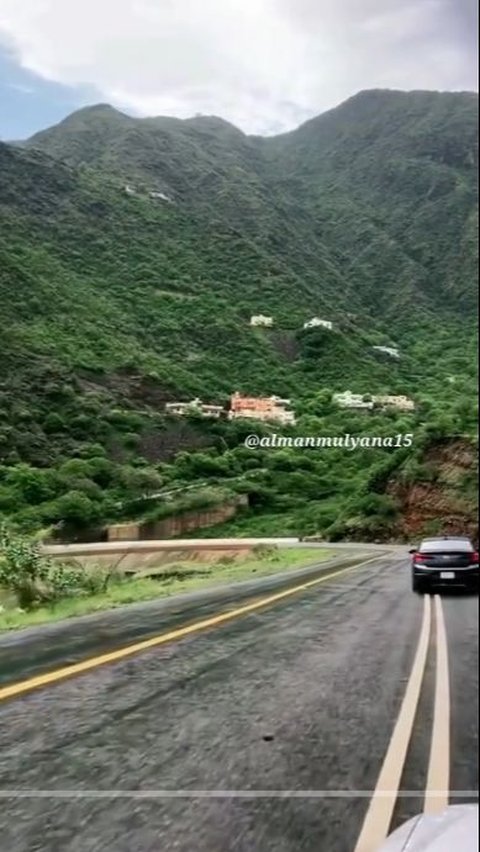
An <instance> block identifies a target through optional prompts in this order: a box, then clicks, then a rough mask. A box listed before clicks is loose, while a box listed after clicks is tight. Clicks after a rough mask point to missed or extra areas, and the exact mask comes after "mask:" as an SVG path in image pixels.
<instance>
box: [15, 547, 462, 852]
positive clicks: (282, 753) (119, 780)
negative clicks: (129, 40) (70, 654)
mask: <svg viewBox="0 0 480 852" xmlns="http://www.w3.org/2000/svg"><path fill="white" fill-rule="evenodd" d="M318 579H320V575H318ZM197 603H198V606H199V607H200V609H199V611H198V613H196V612H195V602H194V601H193V602H192V606H191V607H190V608H189V610H188V618H185V623H192V621H195V619H196V618H197V617H198V618H200V619H203V618H204V617H205V606H208V607H209V609H208V612H209V614H210V615H211V614H212V612H218V613H220V612H222V611H223V609H224V606H222V600H221V598H220V597H219V598H217V599H216V600H215V601H213V600H212V601H210V602H208V603H207V602H205V601H204V600H203V601H198V602H197ZM428 603H429V604H430V598H429V599H428ZM241 605H243V602H242V603H241ZM228 606H229V607H231V606H232V602H231V601H230V602H229V603H228ZM437 606H438V602H437V601H436V600H435V605H434V606H433V607H432V623H431V631H430V632H429V636H430V638H429V644H428V656H427V662H426V668H425V673H424V675H423V677H422V687H421V693H420V696H419V702H418V709H417V712H416V713H415V718H414V725H413V733H412V736H411V738H410V742H409V747H408V752H407V756H406V762H405V767H404V769H403V771H402V773H401V790H403V791H418V796H416V797H415V796H409V797H405V798H402V797H400V798H399V800H398V802H397V805H396V807H395V812H394V814H393V822H392V826H394V825H396V824H398V823H399V822H401V821H402V820H403V819H406V818H408V816H409V815H410V814H411V813H413V812H414V811H418V810H419V809H420V810H421V809H422V807H423V805H424V798H423V791H424V790H425V788H426V786H427V785H428V778H427V775H428V766H429V759H430V757H429V756H430V746H431V741H432V736H433V738H434V740H435V735H432V729H433V728H434V727H435V726H437V728H436V730H437V733H438V731H441V721H442V719H441V716H442V713H443V711H444V709H445V708H444V706H443V704H442V702H441V701H440V704H439V706H438V707H437V704H438V701H437V703H436V704H435V706H436V707H437V709H439V711H440V712H439V714H438V715H439V720H440V721H439V722H438V720H437V721H436V722H435V725H434V717H435V718H436V714H435V713H434V700H435V683H436V665H437V662H436V660H437V657H436V654H438V648H439V647H440V645H441V642H440V639H441V636H440V635H439V634H438V633H436V632H435V630H436V629H437V631H438V621H439V610H438V608H437ZM440 606H441V610H440V614H443V615H442V618H444V623H445V630H446V637H447V646H446V647H447V650H448V663H449V678H448V681H449V694H448V699H449V701H448V702H447V703H449V706H450V712H451V716H450V720H449V729H450V735H451V740H450V746H449V748H448V747H447V749H446V751H447V760H448V770H449V787H450V790H452V791H457V792H458V798H457V799H456V801H469V802H471V801H472V800H473V799H472V798H471V793H470V792H469V791H476V790H477V789H478V763H477V750H478V727H477V725H478V723H477V719H478V599H477V598H476V597H471V596H465V595H452V596H443V597H442V600H441V604H440ZM146 611H147V610H146ZM426 611H427V605H426V603H425V601H424V600H423V599H422V598H419V597H417V596H415V595H413V594H412V593H411V591H410V584H409V574H408V565H407V562H406V560H405V558H404V557H399V556H398V554H396V555H393V556H391V557H388V558H383V559H379V560H378V561H377V562H373V563H370V564H368V565H365V566H363V567H359V568H358V569H354V570H350V571H347V572H345V573H343V574H340V575H337V576H335V577H332V578H331V579H326V580H325V581H322V582H318V583H317V584H316V585H311V586H309V587H308V588H306V589H304V590H301V591H299V592H297V593H296V594H292V595H290V596H286V597H283V598H281V599H279V600H276V601H275V602H273V603H271V605H270V606H268V607H265V608H259V609H256V610H253V611H249V612H248V613H243V614H240V615H239V616H238V617H235V618H232V619H231V620H229V621H227V622H224V623H220V624H217V625H215V626H212V627H210V628H209V629H205V630H202V631H201V632H198V633H195V632H194V633H191V634H190V635H188V636H185V637H184V638H181V639H179V640H176V641H175V640H174V641H169V642H166V643H165V644H161V645H157V646H154V647H151V648H150V649H149V650H147V651H144V652H143V653H138V654H135V655H133V656H130V657H127V658H125V659H123V660H120V661H118V662H116V663H112V664H109V665H101V666H99V667H97V668H94V669H92V670H90V671H89V672H87V673H84V674H82V675H80V676H78V677H75V678H69V679H65V680H60V681H59V682H57V683H55V684H52V685H50V686H45V687H43V688H40V689H36V690H33V691H31V692H28V693H26V694H23V695H19V696H17V697H13V698H8V699H7V700H4V701H2V702H1V703H0V794H1V796H2V798H0V803H1V806H0V849H1V850H2V852H3V850H5V852H33V850H38V852H169V850H175V852H354V850H355V849H356V844H357V840H358V837H359V834H360V832H361V829H362V825H364V821H365V818H366V815H367V813H368V808H369V806H370V798H371V791H374V790H375V788H376V786H377V781H378V777H379V773H380V769H381V767H382V763H383V761H384V758H385V755H386V754H387V753H389V751H391V743H392V732H393V729H394V726H395V721H396V719H397V717H398V716H399V714H400V715H401V712H400V711H401V708H402V706H403V705H402V702H403V701H404V696H405V694H406V691H407V692H408V684H409V680H410V677H411V673H412V670H413V669H414V668H415V664H414V660H415V659H416V656H417V650H418V647H417V646H418V645H419V635H420V634H421V631H422V630H423V626H424V625H425V623H426V621H425V619H426ZM136 612H137V611H136ZM182 613H183V615H185V614H186V612H185V610H184V609H182V608H180V611H177V612H176V614H175V613H172V612H170V614H169V615H168V614H167V613H165V617H164V618H158V620H157V622H158V623H157V628H158V633H161V632H162V631H164V630H170V629H171V621H170V620H169V619H170V618H172V617H173V615H174V614H175V618H176V619H177V620H176V621H175V625H176V626H177V627H178V625H179V624H181V622H182V617H183V616H182ZM137 614H138V613H137ZM132 617H133V616H132ZM135 617H137V615H136V616H135ZM147 621H148V619H146V622H147ZM72 629H76V628H74V625H72ZM149 635H151V634H150V633H149ZM38 641H39V642H40V643H41V635H39V637H38ZM8 647H10V649H11V653H12V654H14V653H17V651H14V649H15V648H17V649H18V647H19V646H18V643H15V642H14V643H12V642H10V644H9V646H8V644H7V645H5V644H4V645H3V650H4V656H3V658H0V663H2V662H3V664H4V666H6V667H7V668H8V650H6V649H7V648H8ZM32 647H33V646H32V645H31V644H30V649H32ZM42 665H43V666H44V665H45V661H44V662H43V664H42ZM412 667H413V669H412ZM22 671H23V670H22ZM23 674H24V675H25V674H26V670H25V671H23ZM8 677H9V678H10V677H11V669H10V670H9V674H8ZM437 677H438V673H437ZM0 695H1V692H0ZM437 699H438V696H437ZM437 723H438V725H437ZM437 751H438V749H437ZM440 751H441V749H440ZM444 751H445V749H444ZM393 758H394V762H395V754H393ZM155 791H156V792H155ZM328 793H330V795H328ZM451 800H452V801H453V796H451ZM392 826H391V827H392ZM372 852H373V850H372Z"/></svg>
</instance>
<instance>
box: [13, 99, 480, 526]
mask: <svg viewBox="0 0 480 852" xmlns="http://www.w3.org/2000/svg"><path fill="white" fill-rule="evenodd" d="M476 115H477V101H476V98H475V97H474V96H471V95H469V94H458V95H451V94H439V93H428V92H418V93H408V94H407V93H398V92H381V91H379V92H364V93H360V94H359V95H358V96H356V97H354V98H352V99H350V100H349V101H347V102H346V103H345V104H342V105H341V106H340V107H338V108H337V109H336V110H332V111H330V112H329V113H326V114H325V115H323V116H320V117H318V118H317V119H314V120H313V121H311V122H307V123H306V124H305V125H303V126H302V127H300V128H299V129H298V130H296V131H294V132H293V133H290V134H285V135H283V136H281V137H277V138H271V139H259V138H256V137H248V136H245V134H243V133H241V131H239V130H237V129H236V128H234V127H232V126H231V125H229V124H228V123H227V122H224V121H222V120H221V119H218V118H215V117H198V118H195V119H190V120H187V121H181V120H179V119H172V118H154V119H134V118H131V117H128V116H124V115H122V114H121V113H119V112H118V111H116V110H114V109H112V108H111V107H109V106H106V105H98V106H96V107H91V108H87V109H84V110H80V111H79V112H77V113H74V114H73V115H72V116H70V117H68V118H67V119H66V120H65V121H64V122H62V123H61V124H59V125H57V126H56V127H54V128H50V129H48V130H46V131H43V132H42V133H40V134H36V136H35V137H33V138H32V139H31V140H28V141H27V142H25V143H22V144H21V145H15V146H13V145H4V144H0V321H1V323H2V332H3V341H2V343H3V349H2V358H1V359H0V512H1V511H2V507H7V508H8V507H9V506H11V505H12V499H13V498H12V492H11V490H9V488H7V489H6V490H5V492H4V493H3V497H2V487H3V486H2V477H4V478H6V480H8V481H9V477H10V475H11V471H12V470H13V471H16V470H17V467H18V466H20V469H21V470H23V468H22V463H24V462H27V463H29V464H32V465H34V466H37V467H38V468H42V469H44V468H48V469H51V470H55V471H57V470H60V471H61V470H62V469H63V466H64V465H65V464H67V465H68V464H69V462H68V460H69V459H71V458H72V457H74V459H75V457H79V456H80V457H83V456H85V455H86V456H91V455H92V454H93V455H94V456H95V458H96V456H97V455H98V454H100V456H103V455H105V456H106V457H107V458H108V459H109V460H110V461H111V462H112V464H114V465H118V466H119V467H118V468H115V469H116V470H117V474H115V476H116V477H117V478H116V479H115V478H114V477H113V474H112V477H113V478H112V482H113V481H115V482H116V484H115V486H113V485H111V486H110V485H109V486H108V488H107V486H106V485H105V486H103V487H105V488H106V489H107V492H106V496H105V495H103V496H102V498H100V496H99V494H98V488H99V487H100V485H99V483H100V482H104V481H106V480H105V477H103V474H102V475H100V477H99V481H98V482H97V481H96V480H95V482H90V480H88V477H86V476H83V477H74V478H73V481H74V482H75V483H76V487H75V488H74V489H73V490H74V491H75V492H78V493H80V496H81V497H82V498H83V497H84V496H85V495H87V496H88V498H89V499H91V500H93V501H95V500H98V501H100V500H101V499H102V500H103V497H105V502H104V503H102V504H101V505H102V507H103V508H102V509H101V513H103V514H102V517H103V518H105V517H107V516H108V517H111V516H115V512H114V511H113V509H112V506H115V505H117V503H118V502H119V501H120V500H121V499H124V498H125V497H126V496H130V494H129V490H128V486H127V485H125V482H127V481H128V482H129V483H132V482H133V481H135V482H138V483H141V482H142V481H143V480H142V479H141V477H140V479H138V477H137V478H136V473H135V475H134V473H132V472H131V471H130V472H128V474H127V473H126V472H125V470H124V469H123V468H124V466H125V465H126V466H127V467H128V465H132V466H133V467H134V468H136V467H140V468H141V467H142V466H145V465H147V463H148V464H152V463H156V462H158V461H161V462H163V461H166V460H171V459H172V457H173V455H174V453H175V450H185V449H187V450H188V449H198V448H199V447H205V448H211V447H215V448H216V451H217V450H218V449H219V448H220V447H224V448H225V447H226V446H229V447H231V446H232V442H233V443H234V442H235V436H233V437H232V435H230V433H229V432H228V430H227V432H226V433H225V434H223V433H222V432H221V431H220V432H215V430H214V429H213V427H210V426H209V425H208V424H204V425H200V424H198V423H197V424H195V423H193V424H192V423H188V424H185V425H184V426H183V425H181V424H178V423H173V424H172V422H170V421H169V420H168V418H165V417H164V415H163V404H164V402H165V401H167V400H171V399H178V398H181V399H185V398H190V397H192V396H194V395H199V396H201V397H203V398H204V399H205V400H207V399H209V400H211V401H218V402H225V401H226V400H227V399H228V396H229V394H230V393H231V392H232V391H233V390H235V389H239V390H242V391H244V392H248V393H253V394H257V393H265V394H271V393H276V394H279V395H287V396H290V397H291V398H292V399H293V400H294V404H295V406H296V408H297V410H298V411H300V412H301V411H305V412H307V413H308V412H310V415H312V412H313V415H315V416H314V417H313V420H312V417H311V416H310V415H308V416H307V418H306V420H305V425H304V428H305V429H307V427H308V428H311V429H316V430H317V431H318V430H321V429H324V430H327V431H328V429H334V430H335V429H338V428H341V429H346V430H347V431H348V430H349V429H353V430H354V431H355V430H357V431H358V429H361V428H362V427H363V425H364V421H360V420H359V419H358V416H357V415H345V416H344V417H343V418H340V419H339V420H338V421H337V420H335V418H334V415H333V414H331V415H330V414H328V413H327V414H325V416H324V415H323V414H322V416H321V417H317V419H315V417H316V415H317V413H318V411H321V410H323V408H322V406H323V405H324V403H317V402H315V400H316V399H317V394H318V392H319V391H322V389H327V390H328V389H330V390H332V391H341V390H346V389H350V390H352V391H355V392H359V393H406V394H410V395H413V396H414V397H415V399H416V400H417V402H418V403H419V408H418V414H417V415H416V420H415V423H416V424H417V425H418V426H419V427H422V428H423V426H424V424H425V421H426V420H429V419H433V420H434V419H435V418H436V417H437V414H438V413H439V411H441V412H446V413H447V414H448V416H450V414H451V415H452V418H453V419H451V421H449V422H450V426H449V425H448V423H447V425H445V423H444V424H443V426H442V429H443V430H444V431H445V429H446V430H447V432H448V429H449V428H453V426H452V425H451V424H452V423H455V424H457V425H456V427H455V428H460V429H462V428H468V430H470V428H471V416H470V412H471V408H472V406H473V403H474V399H475V394H476V371H477V365H476V356H475V350H476V341H477V332H476V319H475V315H474V307H475V305H476V298H477V297H476V292H477V291H476V271H477V238H476V232H475V222H476V218H477V194H476V192H477V191H476V162H477V161H476V156H477V155H476V136H475V133H474V124H475V121H476ZM127 184H128V185H130V186H131V187H132V188H133V190H134V192H133V194H129V193H127V192H126V191H125V186H126V185H127ZM152 191H153V192H157V193H162V194H164V195H165V196H167V198H168V199H170V200H165V199H164V198H161V197H152V196H151V194H150V193H151V192H152ZM258 313H264V314H269V315H272V316H273V317H274V320H275V324H274V327H273V328H272V329H254V328H251V327H250V325H249V320H250V316H251V315H252V314H258ZM312 316H320V317H322V318H323V319H327V320H331V321H332V322H333V324H334V331H332V332H329V331H326V330H324V329H312V330H310V331H304V330H303V324H304V322H305V321H307V320H309V319H310V318H311V317H312ZM376 345H390V346H392V345H393V346H398V347H399V349H400V355H401V357H400V359H398V360H396V359H392V358H389V357H388V356H384V355H381V354H380V353H378V352H376V351H375V350H374V349H373V347H374V346H376ZM327 396H328V394H327ZM312 400H313V402H312ZM309 417H310V420H309ZM389 417H390V415H385V417H384V418H383V420H382V418H380V420H379V421H377V420H376V421H375V424H376V428H377V426H378V427H380V425H381V424H382V422H383V423H384V425H385V428H386V429H393V428H398V429H399V430H401V429H403V430H404V431H409V430H410V428H411V427H412V421H411V418H410V419H409V418H406V419H405V418H404V419H403V420H402V418H401V417H400V418H399V419H398V422H397V420H395V418H393V419H392V420H391V421H390V420H389ZM332 418H333V419H332ZM349 418H350V419H349ZM385 418H386V419H385ZM465 423H467V427H465ZM299 428H300V427H299ZM372 428H373V426H372ZM212 430H213V431H212ZM235 434H236V433H235ZM332 434H333V433H332ZM367 455H368V453H367ZM362 458H363V461H362V464H363V465H366V464H367V461H366V456H365V454H364V455H363V457H362ZM372 458H374V455H373V454H372ZM2 462H3V463H4V464H5V468H3V469H2V468H1V464H2ZM244 463H245V469H248V463H247V462H245V460H242V464H244ZM258 463H260V462H258ZM298 463H299V457H298V454H297V457H296V464H298ZM358 463H360V462H358ZM368 463H369V462H368ZM102 464H103V463H102ZM179 464H180V468H179V470H180V469H181V463H179ZM252 464H253V462H252ZM342 464H344V463H342V461H341V453H340V454H338V453H337V454H336V455H334V456H331V461H330V460H329V461H328V462H327V461H326V460H325V462H322V465H325V466H326V467H328V476H329V478H330V479H331V481H332V482H333V483H337V484H338V483H341V489H343V490H344V491H345V493H346V492H347V491H348V493H350V491H349V489H350V488H353V487H354V483H355V481H356V480H355V475H354V473H355V469H356V468H355V465H356V464H357V462H356V461H351V462H349V464H350V465H351V470H352V475H351V477H350V473H349V474H348V476H346V475H345V471H341V469H340V466H341V465H342ZM99 465H100V462H99ZM236 465H237V462H235V464H233V465H232V468H235V466H236ZM322 465H320V466H322ZM237 466H238V465H237ZM273 466H274V465H273ZM100 467H102V465H100ZM344 467H345V470H348V471H350V467H349V466H346V465H344ZM208 468H209V465H208V464H206V469H208ZM102 469H103V468H102ZM325 469H326V468H325ZM322 470H323V467H322ZM2 471H3V472H2ZM122 471H123V472H122ZM157 474H158V471H157V472H155V471H154V475H153V474H152V475H153V480H152V481H153V482H154V483H156V477H157ZM21 475H22V477H23V476H24V472H23V473H22V474H21ZM168 475H169V476H171V477H172V479H173V481H176V473H175V471H174V472H173V473H172V472H170V473H169V474H168ZM182 475H183V474H180V478H181V477H182ZM19 476H20V474H19ZM25 476H27V475H26V474H25ZM189 476H191V478H192V479H193V480H194V479H195V475H194V473H189ZM292 476H293V474H292ZM319 476H320V474H319ZM322 476H323V472H322V473H321V476H320V480H319V482H321V477H322ZM62 477H63V474H62ZM62 477H61V479H60V480H58V481H57V480H56V479H55V487H53V486H52V488H51V489H50V490H49V489H48V488H47V489H46V491H45V489H44V490H43V491H42V490H41V489H40V491H41V493H42V494H46V493H47V492H48V493H49V494H50V493H51V494H56V495H57V496H58V494H59V493H60V492H61V486H60V485H59V482H60V481H61V482H64V478H62ZM102 477H103V478H102ZM294 478H295V477H293V479H294ZM349 478H350V479H351V480H352V485H348V481H349ZM27 479H28V476H27ZM277 479H278V477H277ZM360 479H361V477H359V479H358V481H359V482H360ZM87 480H88V481H87ZM22 481H23V480H22ZM69 481H70V480H69ZM362 481H363V480H362ZM89 482H90V484H88V483H89ZM289 482H290V480H287V479H285V487H286V488H287V489H288V488H290V485H289V484H288V483H289ZM42 487H43V486H42ZM132 487H133V486H132ZM157 487H158V485H157ZM266 487H267V488H270V487H271V483H270V482H269V481H268V482H267V484H266ZM318 487H320V486H317V484H316V482H314V481H313V480H312V483H311V487H310V491H309V492H308V489H307V490H305V489H304V488H303V486H302V488H300V486H299V484H298V483H297V484H296V485H295V488H298V493H297V492H295V498H294V499H293V503H292V505H295V506H298V507H300V508H299V511H300V512H301V511H303V510H302V506H303V504H304V503H305V501H307V502H308V499H309V497H308V494H310V498H311V497H312V495H314V494H315V493H317V488H318ZM329 487H330V486H329ZM332 487H333V492H332V493H334V492H335V488H339V487H340V486H338V485H334V486H332ZM15 488H17V486H15ZM138 488H140V484H138ZM112 489H113V490H112ZM302 489H303V490H302ZM27 490H28V493H29V494H30V495H32V494H37V491H38V490H36V486H35V488H33V487H32V488H29V489H27ZM321 490H322V489H321V488H320V492H321ZM327 491H328V489H327ZM307 492H308V493H307ZM16 493H17V491H15V494H16ZM22 493H23V492H22ZM328 493H330V491H328ZM335 493H336V492H335ZM37 496H38V494H37ZM344 496H345V495H344ZM24 499H25V500H26V499H27V498H23V497H22V500H24ZM28 499H30V498H28ZM42 499H45V500H46V501H47V504H48V500H47V498H46V497H42ZM49 499H50V498H49ZM52 499H53V498H52ZM332 499H333V498H332ZM335 499H336V497H335ZM32 500H33V503H34V504H35V500H34V499H33V498H32ZM72 500H73V502H74V503H75V500H77V501H78V495H77V497H75V499H73V498H72ZM2 501H3V502H2ZM302 501H303V502H302ZM13 502H14V500H13ZM27 502H28V500H27ZM287 504H288V499H287V496H285V500H284V503H282V498H281V497H280V496H277V497H275V500H274V502H273V505H274V506H275V511H278V512H281V507H282V505H287ZM22 505H23V504H22ZM48 505H49V504H48ZM97 508H98V507H97ZM337 509H338V507H337V505H336V504H335V505H333V504H332V505H331V506H330V508H329V512H330V516H331V517H335V516H336V514H337ZM22 511H25V512H27V516H28V517H27V516H26V517H27V520H28V518H30V519H31V517H32V516H31V515H30V514H28V513H29V512H30V509H25V507H24V509H22ZM32 511H33V510H32ZM92 511H93V510H92ZM98 511H99V512H100V509H99V510H98ZM58 514H59V510H58V507H57V508H56V509H55V511H53V509H52V510H50V509H48V510H45V512H43V513H42V514H41V518H42V521H43V520H49V519H51V518H56V517H57V516H58ZM320 514H321V512H320ZM36 517H38V516H36ZM315 517H316V516H315ZM330 522H331V520H330ZM312 523H313V521H312Z"/></svg>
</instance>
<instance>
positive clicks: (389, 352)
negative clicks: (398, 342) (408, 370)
mask: <svg viewBox="0 0 480 852" xmlns="http://www.w3.org/2000/svg"><path fill="white" fill-rule="evenodd" d="M373 349H375V350H376V351H377V352H384V353H385V355H390V356H391V357H392V358H400V352H399V351H398V349H394V347H393V346H374V347H373Z"/></svg>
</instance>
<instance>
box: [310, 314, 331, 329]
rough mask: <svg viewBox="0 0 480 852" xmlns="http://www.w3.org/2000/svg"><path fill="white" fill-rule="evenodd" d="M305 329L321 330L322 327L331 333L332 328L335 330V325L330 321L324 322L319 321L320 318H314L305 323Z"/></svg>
mask: <svg viewBox="0 0 480 852" xmlns="http://www.w3.org/2000/svg"><path fill="white" fill-rule="evenodd" d="M303 327H304V328H319V327H321V328H328V329H329V331H331V330H332V328H333V323H331V322H330V320H322V319H319V318H318V317H312V319H310V320H308V321H307V322H304V323H303Z"/></svg>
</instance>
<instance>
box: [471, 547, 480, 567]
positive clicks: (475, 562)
mask: <svg viewBox="0 0 480 852" xmlns="http://www.w3.org/2000/svg"><path fill="white" fill-rule="evenodd" d="M470 562H471V563H472V565H478V551H477V550H476V551H475V553H471V554H470Z"/></svg>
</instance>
